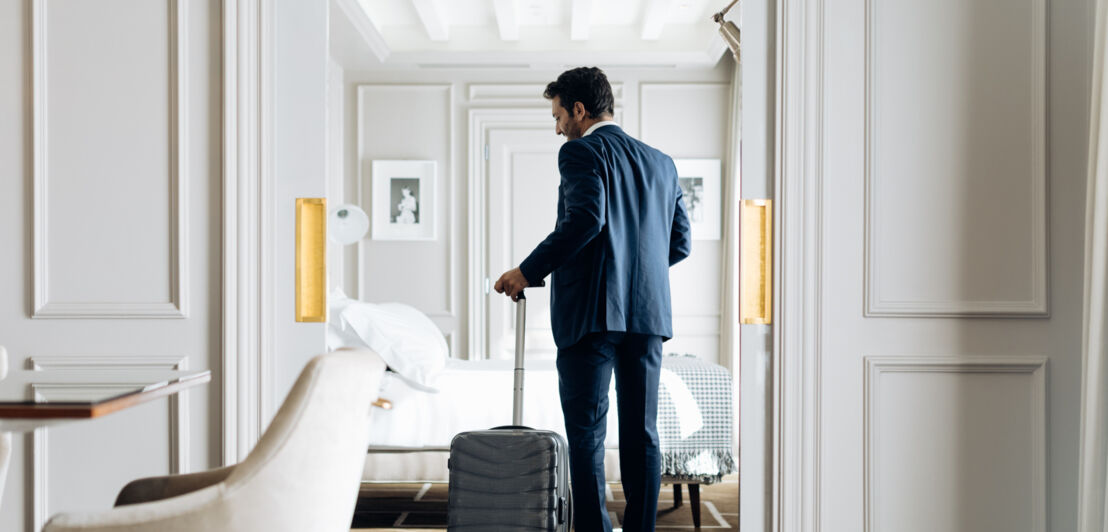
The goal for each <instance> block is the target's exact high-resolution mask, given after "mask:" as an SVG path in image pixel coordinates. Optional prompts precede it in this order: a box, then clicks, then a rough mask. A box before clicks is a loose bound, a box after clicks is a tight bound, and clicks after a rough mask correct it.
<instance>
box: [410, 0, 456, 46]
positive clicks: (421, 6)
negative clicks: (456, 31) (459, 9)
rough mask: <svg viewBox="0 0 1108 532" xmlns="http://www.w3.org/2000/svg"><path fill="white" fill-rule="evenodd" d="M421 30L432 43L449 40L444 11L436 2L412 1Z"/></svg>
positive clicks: (438, 2) (427, 0)
mask: <svg viewBox="0 0 1108 532" xmlns="http://www.w3.org/2000/svg"><path fill="white" fill-rule="evenodd" d="M412 4H413V5H414V6H415V9H416V13H419V20H420V21H422V22H423V28H424V29H426V30H427V36H428V37H429V38H430V39H431V40H432V41H445V40H448V39H450V26H449V25H448V24H447V23H446V9H445V8H444V7H443V6H442V3H441V2H440V1H438V0H412Z"/></svg>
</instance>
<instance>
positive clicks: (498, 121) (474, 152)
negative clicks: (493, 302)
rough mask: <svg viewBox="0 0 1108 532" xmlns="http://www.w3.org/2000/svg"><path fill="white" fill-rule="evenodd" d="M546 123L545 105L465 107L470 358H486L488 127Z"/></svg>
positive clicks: (548, 118)
mask: <svg viewBox="0 0 1108 532" xmlns="http://www.w3.org/2000/svg"><path fill="white" fill-rule="evenodd" d="M549 125H550V109H549V108H546V107H515V108H509V107H497V108H477V109H470V110H469V140H468V146H469V149H468V151H467V152H466V153H467V155H468V156H469V178H468V182H467V186H468V187H469V191H468V194H469V198H468V215H469V219H468V220H467V222H468V224H469V235H468V236H469V246H468V249H467V251H466V253H467V254H468V265H469V271H470V275H469V280H468V281H467V282H466V286H467V296H468V298H469V309H468V311H469V320H468V322H469V331H468V333H469V334H468V346H467V347H468V351H467V353H466V358H468V359H470V360H474V359H484V358H488V355H489V354H488V322H487V318H488V314H487V313H488V297H487V295H488V293H489V292H490V291H491V290H492V287H491V284H492V282H493V281H492V280H491V279H489V281H488V282H486V281H485V279H484V276H483V275H481V273H483V272H485V271H487V269H488V264H487V260H486V255H487V253H486V251H487V250H486V244H487V242H488V234H489V232H488V224H487V223H486V222H487V220H488V213H487V212H486V209H487V208H488V205H487V201H488V190H487V187H486V184H487V183H488V178H489V175H488V174H489V153H488V149H487V148H488V138H489V131H490V130H492V129H498V128H511V127H515V128H520V127H534V128H536V129H541V128H543V127H549Z"/></svg>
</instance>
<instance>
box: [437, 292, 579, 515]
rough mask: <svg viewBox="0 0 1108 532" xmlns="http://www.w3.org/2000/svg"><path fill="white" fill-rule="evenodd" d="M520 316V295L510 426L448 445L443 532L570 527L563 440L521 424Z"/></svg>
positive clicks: (524, 306)
mask: <svg viewBox="0 0 1108 532" xmlns="http://www.w3.org/2000/svg"><path fill="white" fill-rule="evenodd" d="M539 286H542V285H539ZM526 317H527V300H526V299H525V298H524V296H523V292H520V294H519V301H518V303H517V308H516V364H515V386H514V389H515V390H514V395H513V404H512V425H510V426H505V427H496V428H493V429H490V430H479V431H473V432H463V433H461V434H458V435H457V436H455V437H454V440H453V441H451V442H450V461H449V462H447V464H448V465H449V467H450V487H449V496H448V499H449V500H448V502H447V519H448V530H451V531H479V532H514V531H528V532H533V531H536V530H555V531H560V532H569V529H570V527H571V526H572V523H573V502H572V500H571V498H570V492H569V448H568V447H567V446H566V440H565V438H563V437H562V436H561V435H560V434H558V433H556V432H551V431H548V430H534V429H530V428H527V427H524V426H521V425H522V423H523V420H522V419H523V335H524V332H523V331H524V323H525V321H526Z"/></svg>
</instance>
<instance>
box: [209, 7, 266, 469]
mask: <svg viewBox="0 0 1108 532" xmlns="http://www.w3.org/2000/svg"><path fill="white" fill-rule="evenodd" d="M222 15H223V20H222V26H223V70H222V75H223V91H222V100H223V116H222V120H223V142H222V149H223V154H222V158H223V166H222V171H223V205H222V215H223V230H222V236H223V247H222V263H223V271H222V280H223V286H222V301H223V305H222V314H223V316H222V327H223V331H222V333H223V334H222V353H221V360H222V378H221V385H222V390H221V399H222V405H221V413H222V422H221V428H222V431H221V432H222V434H221V440H222V441H221V444H222V451H221V454H220V457H221V460H222V463H223V465H230V464H235V463H238V462H239V461H241V460H242V459H243V458H245V457H246V455H247V454H248V453H249V452H250V450H251V449H253V447H254V444H255V443H257V441H258V438H259V437H260V436H261V433H262V429H263V422H264V420H265V419H266V417H265V416H264V413H265V412H264V410H263V409H264V408H266V404H267V402H266V398H267V397H271V396H272V390H273V381H274V378H273V375H274V364H273V362H274V360H273V359H274V356H273V341H272V338H273V334H272V332H273V323H274V310H273V307H274V305H273V294H272V293H271V290H269V289H268V288H269V287H271V286H272V281H273V277H274V273H273V272H274V270H273V266H274V262H275V257H274V250H275V248H276V242H275V232H274V231H273V219H274V213H273V188H274V183H273V165H272V154H273V124H274V121H273V88H274V81H273V56H274V49H275V39H274V34H275V21H274V16H273V8H272V6H270V5H269V4H268V3H267V2H264V1H263V0H224V1H223V4H222Z"/></svg>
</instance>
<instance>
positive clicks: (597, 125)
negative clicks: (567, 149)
mask: <svg viewBox="0 0 1108 532" xmlns="http://www.w3.org/2000/svg"><path fill="white" fill-rule="evenodd" d="M604 126H616V127H619V124H617V123H615V121H613V120H601V121H600V122H597V123H595V124H593V125H592V127H590V128H589V129H586V130H585V134H584V135H581V136H582V137H587V136H589V134H590V133H592V132H593V131H596V130H598V129H600V128H602V127H604Z"/></svg>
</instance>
